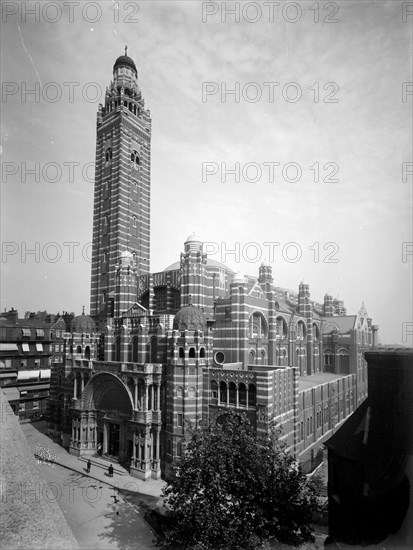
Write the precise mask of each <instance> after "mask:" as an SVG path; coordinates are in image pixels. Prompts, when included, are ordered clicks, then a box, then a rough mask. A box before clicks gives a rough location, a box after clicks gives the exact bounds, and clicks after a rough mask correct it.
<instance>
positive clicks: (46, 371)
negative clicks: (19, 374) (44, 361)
mask: <svg viewBox="0 0 413 550" xmlns="http://www.w3.org/2000/svg"><path fill="white" fill-rule="evenodd" d="M40 378H42V379H43V378H50V369H42V370H41V371H40Z"/></svg>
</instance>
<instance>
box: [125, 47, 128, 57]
mask: <svg viewBox="0 0 413 550" xmlns="http://www.w3.org/2000/svg"><path fill="white" fill-rule="evenodd" d="M125 55H128V46H125Z"/></svg>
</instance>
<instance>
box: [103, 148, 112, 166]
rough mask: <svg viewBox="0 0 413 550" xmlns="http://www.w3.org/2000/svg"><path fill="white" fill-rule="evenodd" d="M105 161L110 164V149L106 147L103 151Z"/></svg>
mask: <svg viewBox="0 0 413 550" xmlns="http://www.w3.org/2000/svg"><path fill="white" fill-rule="evenodd" d="M105 160H106V162H111V160H112V148H111V147H108V148H107V149H106V151H105Z"/></svg>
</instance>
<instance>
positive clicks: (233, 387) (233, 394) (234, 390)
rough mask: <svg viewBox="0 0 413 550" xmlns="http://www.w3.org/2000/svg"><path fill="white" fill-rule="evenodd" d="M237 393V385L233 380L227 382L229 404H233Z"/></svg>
mask: <svg viewBox="0 0 413 550" xmlns="http://www.w3.org/2000/svg"><path fill="white" fill-rule="evenodd" d="M236 395H237V387H236V385H235V384H234V382H230V383H229V402H230V404H231V405H235V403H236Z"/></svg>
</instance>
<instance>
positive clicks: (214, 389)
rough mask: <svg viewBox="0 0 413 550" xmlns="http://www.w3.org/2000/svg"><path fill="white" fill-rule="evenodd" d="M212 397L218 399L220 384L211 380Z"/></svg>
mask: <svg viewBox="0 0 413 550" xmlns="http://www.w3.org/2000/svg"><path fill="white" fill-rule="evenodd" d="M211 399H218V384H217V383H216V382H215V380H211Z"/></svg>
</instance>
